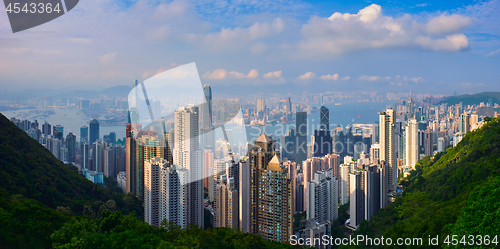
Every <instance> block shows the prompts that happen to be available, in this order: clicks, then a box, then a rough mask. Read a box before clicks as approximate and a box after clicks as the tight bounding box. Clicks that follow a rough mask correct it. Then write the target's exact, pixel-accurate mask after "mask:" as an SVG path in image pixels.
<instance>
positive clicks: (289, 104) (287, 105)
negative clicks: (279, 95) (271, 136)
mask: <svg viewBox="0 0 500 249" xmlns="http://www.w3.org/2000/svg"><path fill="white" fill-rule="evenodd" d="M285 113H286V114H290V113H292V100H291V99H290V97H287V98H286V102H285Z"/></svg>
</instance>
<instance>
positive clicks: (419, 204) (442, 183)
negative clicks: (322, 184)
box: [356, 118, 500, 248]
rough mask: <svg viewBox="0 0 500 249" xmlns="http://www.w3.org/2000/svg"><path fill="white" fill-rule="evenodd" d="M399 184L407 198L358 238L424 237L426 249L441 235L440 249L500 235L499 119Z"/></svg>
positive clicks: (364, 227) (362, 230)
mask: <svg viewBox="0 0 500 249" xmlns="http://www.w3.org/2000/svg"><path fill="white" fill-rule="evenodd" d="M401 184H402V185H403V186H404V187H405V191H404V195H403V197H401V198H399V199H397V200H396V202H395V203H393V204H392V205H390V206H388V207H386V208H384V209H382V210H380V211H379V213H378V214H377V215H376V216H374V217H373V218H372V219H371V221H370V222H367V221H365V222H363V223H362V224H361V226H360V228H359V229H358V230H357V231H356V234H363V235H368V236H371V237H381V236H384V237H386V238H387V237H391V238H393V239H394V241H395V239H397V238H423V241H424V243H423V246H422V247H428V243H427V241H428V238H429V235H431V236H433V237H435V236H436V235H439V240H440V241H439V244H440V247H445V246H446V244H444V240H445V238H446V237H447V236H448V235H458V236H457V238H458V240H459V241H460V239H461V238H462V236H464V235H465V236H469V235H482V236H483V237H484V236H485V235H489V236H491V237H493V236H495V235H498V236H500V198H499V197H500V119H498V118H497V119H493V120H492V121H490V122H488V123H487V124H486V125H485V126H484V127H483V128H481V129H480V130H477V131H474V132H470V133H468V134H467V135H466V136H465V137H464V139H463V140H462V141H461V142H460V143H459V144H458V145H457V146H456V147H454V148H449V149H448V150H446V151H445V152H444V153H439V154H437V155H436V156H434V158H431V157H425V158H423V159H422V160H420V161H419V162H418V164H417V166H416V170H414V171H412V172H411V175H409V176H408V177H407V178H406V179H404V180H403V181H402V182H401ZM498 239H499V240H500V238H498ZM491 240H492V239H491ZM450 241H451V237H450ZM468 241H469V240H467V243H468ZM497 241H498V240H497ZM498 242H499V244H500V241H498ZM474 245H475V246H474V247H475V248H479V247H484V248H491V246H492V245H489V246H485V245H484V244H483V245H482V246H478V245H477V244H474ZM457 246H464V245H463V244H459V245H457ZM394 247H396V246H394ZM465 247H469V248H471V247H470V246H465ZM493 247H495V245H493Z"/></svg>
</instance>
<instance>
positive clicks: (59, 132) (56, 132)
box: [52, 125, 64, 140]
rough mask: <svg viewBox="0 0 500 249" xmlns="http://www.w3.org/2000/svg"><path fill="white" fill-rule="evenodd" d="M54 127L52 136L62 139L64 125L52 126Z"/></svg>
mask: <svg viewBox="0 0 500 249" xmlns="http://www.w3.org/2000/svg"><path fill="white" fill-rule="evenodd" d="M53 128H54V131H53V133H52V134H53V135H52V136H53V137H54V138H57V139H60V140H63V135H64V127H62V126H61V125H56V126H54V127H53Z"/></svg>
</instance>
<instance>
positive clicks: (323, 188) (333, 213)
mask: <svg viewBox="0 0 500 249" xmlns="http://www.w3.org/2000/svg"><path fill="white" fill-rule="evenodd" d="M307 185H308V186H307V189H308V191H309V194H308V198H309V201H308V208H307V219H308V220H311V219H316V222H318V223H322V222H325V221H329V222H330V223H333V221H335V220H336V219H337V218H338V202H339V198H338V193H339V192H338V181H337V178H336V177H335V176H334V175H333V169H327V170H324V171H319V172H316V173H314V179H313V180H312V181H311V182H308V183H307Z"/></svg>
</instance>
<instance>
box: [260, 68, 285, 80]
mask: <svg viewBox="0 0 500 249" xmlns="http://www.w3.org/2000/svg"><path fill="white" fill-rule="evenodd" d="M262 77H263V78H265V79H270V78H279V77H281V70H280V71H274V72H269V73H266V74H264V76H262Z"/></svg>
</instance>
